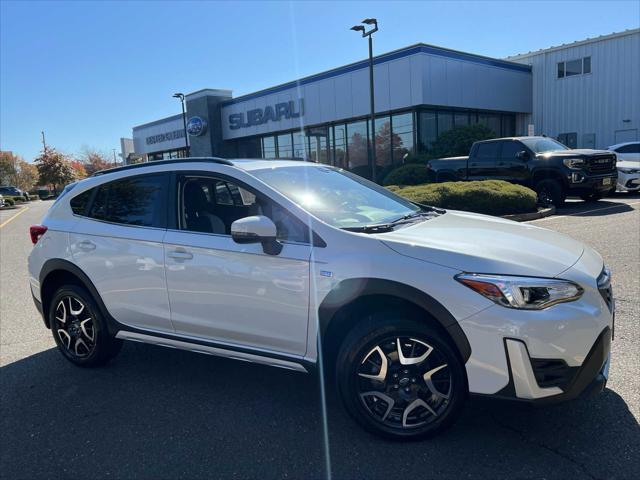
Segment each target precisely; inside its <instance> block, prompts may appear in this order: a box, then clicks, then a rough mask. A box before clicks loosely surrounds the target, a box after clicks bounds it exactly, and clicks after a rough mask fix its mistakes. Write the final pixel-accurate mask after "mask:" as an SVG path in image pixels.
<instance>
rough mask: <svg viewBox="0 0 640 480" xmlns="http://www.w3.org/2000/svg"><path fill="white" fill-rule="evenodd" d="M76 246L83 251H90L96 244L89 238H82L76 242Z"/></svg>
mask: <svg viewBox="0 0 640 480" xmlns="http://www.w3.org/2000/svg"><path fill="white" fill-rule="evenodd" d="M78 248H79V249H80V250H84V251H85V252H90V251H91V250H95V249H96V244H95V243H93V242H92V241H90V240H82V241H81V242H78Z"/></svg>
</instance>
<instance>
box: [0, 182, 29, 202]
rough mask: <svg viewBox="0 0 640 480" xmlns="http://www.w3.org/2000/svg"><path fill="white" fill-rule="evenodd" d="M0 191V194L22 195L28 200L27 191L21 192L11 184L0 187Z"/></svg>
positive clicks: (9, 195)
mask: <svg viewBox="0 0 640 480" xmlns="http://www.w3.org/2000/svg"><path fill="white" fill-rule="evenodd" d="M0 193H1V194H2V195H6V196H8V197H22V198H24V199H25V200H26V201H27V202H28V201H29V194H28V193H27V192H23V191H22V190H20V189H19V188H17V187H14V186H11V185H6V186H2V187H0Z"/></svg>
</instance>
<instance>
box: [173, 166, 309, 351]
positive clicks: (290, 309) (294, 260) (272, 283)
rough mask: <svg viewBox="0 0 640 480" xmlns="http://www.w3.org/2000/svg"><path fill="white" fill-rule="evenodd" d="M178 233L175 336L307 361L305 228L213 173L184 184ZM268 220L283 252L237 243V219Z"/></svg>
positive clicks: (190, 178) (179, 190) (180, 183)
mask: <svg viewBox="0 0 640 480" xmlns="http://www.w3.org/2000/svg"><path fill="white" fill-rule="evenodd" d="M176 191H177V196H178V198H177V199H176V202H177V215H178V217H179V218H178V225H177V227H178V228H177V229H176V230H169V231H168V232H167V236H166V237H165V242H164V243H165V244H164V248H165V262H166V267H167V270H166V273H167V287H168V292H169V302H170V305H171V319H172V322H173V325H174V327H175V329H176V333H178V334H181V335H185V336H189V337H195V338H198V339H203V340H210V341H214V342H218V343H222V344H225V345H229V346H231V347H233V346H237V347H249V348H253V349H257V350H259V351H265V352H266V353H268V352H274V353H283V354H292V355H300V356H302V355H304V354H305V353H306V338H307V323H308V309H309V258H310V255H311V246H310V245H309V242H308V241H306V237H307V236H308V234H307V233H306V229H305V228H304V226H303V225H301V222H300V223H299V222H297V220H296V219H295V218H293V217H292V216H291V215H286V214H284V212H283V210H282V209H281V207H279V206H278V205H276V204H275V203H273V202H272V201H271V200H269V199H267V198H266V197H262V196H261V195H260V194H257V195H256V193H257V192H253V191H251V190H250V189H249V187H246V186H244V185H242V186H241V185H240V184H239V183H237V182H234V181H230V180H229V179H228V178H222V177H213V176H208V175H207V174H202V175H199V174H198V175H184V176H181V177H179V178H178V188H177V189H176ZM258 214H260V215H266V216H268V217H270V218H271V219H272V220H273V221H274V223H276V226H278V232H279V237H280V240H281V241H282V243H283V245H284V248H283V249H282V252H281V253H280V254H278V255H268V254H266V253H264V252H263V249H262V245H260V244H237V243H235V242H234V241H233V240H232V238H231V235H230V228H231V223H233V221H235V220H237V219H240V218H243V217H246V216H251V215H258Z"/></svg>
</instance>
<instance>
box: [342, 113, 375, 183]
mask: <svg viewBox="0 0 640 480" xmlns="http://www.w3.org/2000/svg"><path fill="white" fill-rule="evenodd" d="M368 150H369V149H368V145H367V122H366V120H362V121H359V122H353V123H349V124H348V125H347V152H348V156H349V170H351V171H352V172H354V173H356V174H357V175H360V176H362V177H365V178H370V177H371V169H370V168H369V154H368Z"/></svg>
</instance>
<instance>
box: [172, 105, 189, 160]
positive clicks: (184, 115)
mask: <svg viewBox="0 0 640 480" xmlns="http://www.w3.org/2000/svg"><path fill="white" fill-rule="evenodd" d="M173 98H177V99H179V100H180V105H181V106H182V125H183V127H184V148H185V149H186V151H187V157H188V156H189V137H187V114H186V112H185V110H184V93H174V94H173Z"/></svg>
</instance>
